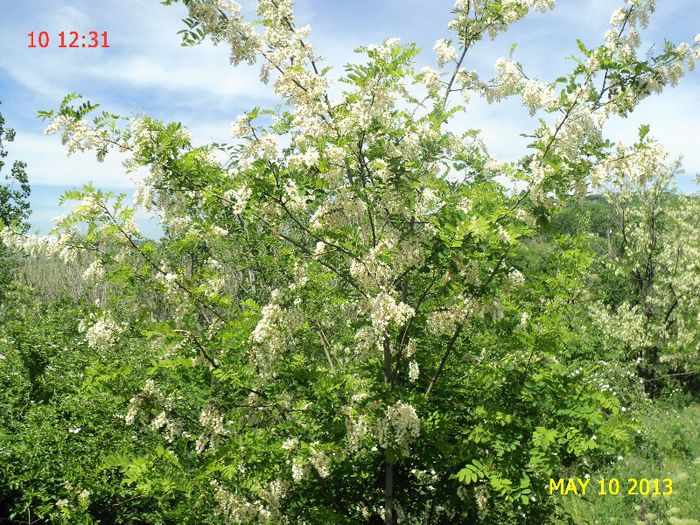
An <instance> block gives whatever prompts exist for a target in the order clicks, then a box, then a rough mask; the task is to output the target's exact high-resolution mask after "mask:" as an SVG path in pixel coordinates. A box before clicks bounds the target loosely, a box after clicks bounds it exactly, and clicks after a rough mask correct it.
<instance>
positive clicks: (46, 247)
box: [0, 226, 78, 263]
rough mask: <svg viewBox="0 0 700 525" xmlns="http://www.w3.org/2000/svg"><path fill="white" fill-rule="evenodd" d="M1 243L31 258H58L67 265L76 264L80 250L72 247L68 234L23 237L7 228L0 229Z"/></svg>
mask: <svg viewBox="0 0 700 525" xmlns="http://www.w3.org/2000/svg"><path fill="white" fill-rule="evenodd" d="M0 241H2V243H3V244H4V245H5V246H6V247H7V248H10V249H12V250H17V251H21V252H24V253H25V254H27V255H28V256H30V257H53V256H58V257H59V258H60V259H61V260H62V261H63V262H66V263H71V262H75V261H76V260H77V258H78V249H77V248H75V247H74V246H72V245H71V243H70V242H71V238H70V236H69V235H67V234H62V235H60V236H58V237H48V236H39V235H23V234H20V233H17V232H15V231H13V230H12V229H10V228H9V227H7V226H6V227H4V228H0Z"/></svg>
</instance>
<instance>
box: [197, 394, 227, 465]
mask: <svg viewBox="0 0 700 525" xmlns="http://www.w3.org/2000/svg"><path fill="white" fill-rule="evenodd" d="M199 424H200V425H202V428H203V429H204V432H202V434H201V435H200V436H199V438H198V439H197V442H196V443H195V451H196V452H197V454H201V453H202V452H204V450H206V449H207V447H209V448H210V449H214V448H215V447H216V444H217V442H218V440H219V438H220V436H226V435H227V434H228V430H227V429H226V426H225V425H224V418H223V416H222V415H221V414H220V413H219V411H218V410H217V409H216V407H214V406H212V405H207V406H206V407H204V408H203V409H202V412H201V413H200V414H199Z"/></svg>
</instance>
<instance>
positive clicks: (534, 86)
mask: <svg viewBox="0 0 700 525" xmlns="http://www.w3.org/2000/svg"><path fill="white" fill-rule="evenodd" d="M557 101H558V98H557V95H556V94H555V93H554V90H553V89H552V88H551V87H550V86H548V85H547V84H543V83H541V82H539V81H537V80H534V79H531V80H527V81H526V82H525V87H524V88H523V104H524V105H525V106H526V107H527V108H528V109H529V110H530V115H534V114H535V113H536V112H537V110H538V109H549V110H551V109H553V108H554V107H556V104H557Z"/></svg>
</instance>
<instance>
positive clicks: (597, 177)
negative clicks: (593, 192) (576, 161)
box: [591, 140, 668, 189]
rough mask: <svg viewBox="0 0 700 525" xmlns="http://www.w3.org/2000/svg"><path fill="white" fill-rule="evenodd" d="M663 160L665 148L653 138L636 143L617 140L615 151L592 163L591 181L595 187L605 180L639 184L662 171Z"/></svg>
mask: <svg viewBox="0 0 700 525" xmlns="http://www.w3.org/2000/svg"><path fill="white" fill-rule="evenodd" d="M667 160H668V152H667V151H666V150H665V149H664V148H663V146H662V145H661V144H659V143H658V142H656V141H653V140H652V141H647V142H645V143H644V145H642V146H637V147H629V146H626V145H625V144H624V143H622V142H618V143H617V145H616V150H615V153H614V154H612V155H610V156H608V157H606V158H604V159H603V160H601V161H600V162H599V163H598V164H596V165H595V166H594V167H593V169H592V170H591V182H592V184H593V185H594V186H595V187H598V188H599V187H602V186H603V185H604V184H605V183H606V182H612V183H614V184H615V186H616V187H618V188H620V189H623V188H625V186H626V185H627V184H628V183H632V184H635V185H640V186H643V185H644V184H646V183H647V181H650V180H652V179H654V177H656V176H657V175H658V174H659V173H661V172H662V171H664V165H665V163H666V161H667Z"/></svg>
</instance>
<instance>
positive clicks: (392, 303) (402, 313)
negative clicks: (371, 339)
mask: <svg viewBox="0 0 700 525" xmlns="http://www.w3.org/2000/svg"><path fill="white" fill-rule="evenodd" d="M414 314H415V310H414V309H413V308H412V307H411V306H409V305H407V304H404V303H402V302H397V301H396V299H394V297H392V296H391V295H389V294H388V293H384V292H382V293H380V294H378V295H376V296H375V297H374V298H373V299H372V300H371V314H370V316H371V319H372V328H373V329H374V331H375V333H377V334H383V333H384V332H385V331H386V330H387V328H388V327H389V325H390V324H392V323H393V324H395V325H396V326H403V325H404V324H405V323H407V322H408V320H409V319H410V318H411V317H413V315H414Z"/></svg>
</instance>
